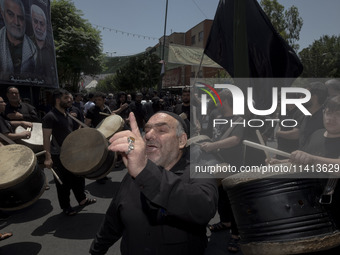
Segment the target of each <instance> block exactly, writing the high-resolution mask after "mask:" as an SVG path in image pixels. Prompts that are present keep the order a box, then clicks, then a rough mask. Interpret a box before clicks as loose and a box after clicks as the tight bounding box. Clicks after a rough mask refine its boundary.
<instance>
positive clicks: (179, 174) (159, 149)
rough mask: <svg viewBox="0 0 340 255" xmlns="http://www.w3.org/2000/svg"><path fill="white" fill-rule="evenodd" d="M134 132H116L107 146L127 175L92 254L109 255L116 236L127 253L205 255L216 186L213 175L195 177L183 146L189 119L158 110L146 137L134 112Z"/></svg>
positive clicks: (131, 117)
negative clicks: (106, 254)
mask: <svg viewBox="0 0 340 255" xmlns="http://www.w3.org/2000/svg"><path fill="white" fill-rule="evenodd" d="M130 124H131V129H132V130H131V131H129V130H125V131H121V132H118V133H116V134H115V135H114V136H113V137H112V138H111V139H110V142H111V145H110V146H109V149H110V150H112V151H118V152H120V153H121V154H122V158H123V161H124V164H125V165H126V166H127V169H128V174H127V175H126V176H125V178H124V179H123V181H122V183H121V186H120V190H119V192H118V194H117V196H116V197H115V198H114V199H113V200H112V202H111V205H110V207H109V209H108V210H107V213H106V217H105V220H104V223H103V225H102V227H101V229H100V231H99V232H98V233H97V235H96V238H95V240H94V242H93V243H92V246H91V249H90V253H91V254H105V253H106V252H107V250H108V248H109V247H110V246H111V245H113V244H114V243H115V242H116V241H117V240H119V239H120V238H121V237H122V240H121V253H122V255H126V254H159V255H168V254H171V255H173V254H192V255H194V254H195V255H203V254H204V250H205V247H206V245H207V237H206V224H207V223H208V222H209V220H210V219H211V218H212V217H213V216H214V215H215V212H216V203H217V188H216V183H215V180H214V179H212V178H208V179H207V178H195V177H197V176H196V174H198V173H196V174H195V173H193V172H191V171H190V167H189V165H188V163H189V162H188V161H187V157H186V156H185V152H184V150H185V145H186V142H187V135H186V133H185V129H186V127H185V123H184V121H183V120H182V119H181V118H180V117H179V116H177V115H176V114H173V113H169V112H158V113H156V114H155V115H153V116H152V117H151V118H150V120H149V121H148V123H147V124H146V125H145V136H144V139H143V138H142V136H141V134H140V132H139V128H138V126H137V123H136V119H135V117H134V114H133V113H130Z"/></svg>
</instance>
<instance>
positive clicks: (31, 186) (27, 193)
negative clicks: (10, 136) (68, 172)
mask: <svg viewBox="0 0 340 255" xmlns="http://www.w3.org/2000/svg"><path fill="white" fill-rule="evenodd" d="M44 191H45V174H44V172H43V171H42V170H41V169H40V168H39V167H38V165H37V159H36V156H35V154H34V153H33V151H32V150H31V149H30V148H28V147H26V146H24V145H21V144H11V145H6V146H1V147H0V210H4V211H11V210H19V209H22V208H25V207H27V206H29V205H31V204H33V203H34V202H35V201H36V200H38V199H39V197H40V196H41V195H42V193H43V192H44Z"/></svg>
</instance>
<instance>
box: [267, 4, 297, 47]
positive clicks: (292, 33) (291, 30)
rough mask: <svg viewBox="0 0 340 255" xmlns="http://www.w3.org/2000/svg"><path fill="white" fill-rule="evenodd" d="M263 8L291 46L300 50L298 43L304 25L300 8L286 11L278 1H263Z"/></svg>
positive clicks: (293, 7) (294, 7)
mask: <svg viewBox="0 0 340 255" xmlns="http://www.w3.org/2000/svg"><path fill="white" fill-rule="evenodd" d="M261 6H262V8H263V10H264V12H265V13H266V14H267V16H268V17H269V19H270V21H271V22H272V24H273V26H274V28H275V29H276V31H277V32H278V33H279V34H280V35H281V36H282V38H283V39H285V40H286V41H287V42H288V44H289V45H290V46H292V47H293V48H294V49H295V50H298V49H299V45H298V44H297V43H296V42H297V41H299V39H300V31H301V28H302V25H303V20H302V18H301V17H300V15H299V10H298V8H297V7H296V6H294V5H293V6H291V7H290V8H288V9H287V10H285V8H284V6H283V5H281V4H280V3H279V2H278V1H277V0H261Z"/></svg>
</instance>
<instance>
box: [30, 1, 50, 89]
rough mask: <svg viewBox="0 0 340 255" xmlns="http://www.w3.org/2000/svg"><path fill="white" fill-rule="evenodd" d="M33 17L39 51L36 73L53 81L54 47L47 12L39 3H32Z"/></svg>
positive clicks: (34, 40) (48, 80)
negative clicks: (50, 36)
mask: <svg viewBox="0 0 340 255" xmlns="http://www.w3.org/2000/svg"><path fill="white" fill-rule="evenodd" d="M31 18H32V27H33V32H34V34H33V37H32V40H33V42H34V43H35V45H36V48H37V53H38V54H37V61H36V68H35V74H37V75H38V76H40V77H39V78H41V79H44V80H45V81H46V82H47V83H52V81H53V77H56V71H55V60H54V54H53V51H54V47H53V44H52V40H51V39H49V38H48V36H47V18H46V14H45V12H44V10H43V9H42V8H40V7H39V6H38V5H35V4H32V5H31Z"/></svg>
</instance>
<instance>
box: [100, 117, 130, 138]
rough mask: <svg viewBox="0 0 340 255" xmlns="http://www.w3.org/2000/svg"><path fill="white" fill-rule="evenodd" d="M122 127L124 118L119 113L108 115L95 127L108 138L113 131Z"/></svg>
mask: <svg viewBox="0 0 340 255" xmlns="http://www.w3.org/2000/svg"><path fill="white" fill-rule="evenodd" d="M123 127H124V120H123V119H122V117H120V116H119V115H110V116H108V117H106V118H105V119H103V120H102V121H101V122H100V123H99V124H98V125H97V126H96V129H97V130H98V131H99V132H100V133H102V134H103V135H104V136H105V137H106V138H107V139H109V138H110V137H111V136H112V135H114V133H116V132H117V131H119V130H121V129H122V128H123Z"/></svg>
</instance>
